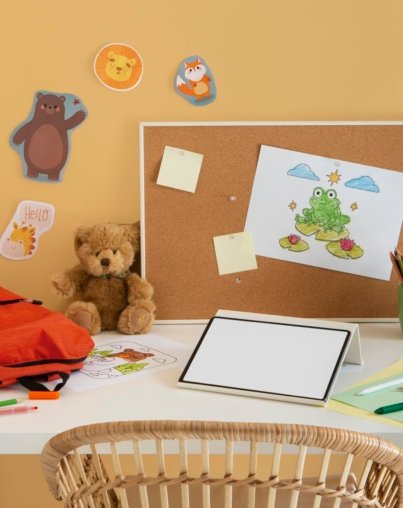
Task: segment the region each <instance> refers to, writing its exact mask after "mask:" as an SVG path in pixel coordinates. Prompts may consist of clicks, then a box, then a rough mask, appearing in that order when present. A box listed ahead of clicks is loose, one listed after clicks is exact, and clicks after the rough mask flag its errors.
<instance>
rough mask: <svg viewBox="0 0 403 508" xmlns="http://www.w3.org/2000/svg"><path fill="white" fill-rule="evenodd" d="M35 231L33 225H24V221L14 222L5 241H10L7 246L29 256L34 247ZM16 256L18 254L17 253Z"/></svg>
mask: <svg viewBox="0 0 403 508" xmlns="http://www.w3.org/2000/svg"><path fill="white" fill-rule="evenodd" d="M35 232H36V227H35V226H31V225H29V226H26V225H24V223H22V224H17V223H16V222H14V223H13V230H12V232H11V235H10V236H9V238H7V242H10V244H9V247H10V248H11V249H13V248H14V249H15V251H16V252H18V253H20V254H22V257H25V256H30V255H31V254H32V252H33V250H34V249H35V242H36V238H35ZM12 244H14V246H13V245H12ZM16 257H20V256H18V255H17V256H16Z"/></svg>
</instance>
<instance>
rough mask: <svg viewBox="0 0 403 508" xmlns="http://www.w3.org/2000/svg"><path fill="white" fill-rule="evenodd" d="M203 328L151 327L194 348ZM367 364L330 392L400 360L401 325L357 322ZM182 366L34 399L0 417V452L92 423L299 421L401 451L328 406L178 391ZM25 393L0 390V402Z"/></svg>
mask: <svg viewBox="0 0 403 508" xmlns="http://www.w3.org/2000/svg"><path fill="white" fill-rule="evenodd" d="M204 326H205V325H189V324H183V325H155V326H154V330H153V331H154V332H155V333H157V334H158V335H161V336H164V337H167V338H170V339H173V340H177V341H179V342H182V343H184V344H188V345H190V346H194V345H195V344H196V343H197V340H198V339H199V337H200V336H201V334H202V331H203V329H204ZM360 334H361V345H362V351H363V357H364V362H365V364H364V365H363V366H352V365H347V366H344V367H343V368H342V371H341V373H340V376H339V378H338V381H337V384H336V387H335V392H336V391H340V390H343V389H345V388H347V387H348V386H350V385H352V384H354V383H356V382H358V381H360V380H361V379H365V378H366V377H368V376H370V375H371V374H374V373H375V372H377V371H379V370H381V369H384V368H385V367H388V366H389V365H391V364H392V363H393V362H395V361H397V360H399V359H400V358H402V357H403V336H402V334H401V332H400V328H399V324H398V323H371V324H363V323H362V324H360ZM181 370H182V368H173V369H170V370H166V371H162V372H160V373H153V374H147V375H143V376H141V377H139V378H138V379H136V380H134V381H127V382H123V383H118V384H114V385H111V386H108V387H105V388H98V389H95V390H89V391H86V392H81V393H77V392H71V391H70V392H69V391H63V390H62V395H61V397H60V399H59V400H56V401H34V402H35V404H36V403H37V404H36V405H38V406H39V410H38V411H36V412H34V413H30V414H25V415H15V416H2V417H0V453H3V454H37V453H40V452H41V450H42V447H43V445H44V444H45V442H46V441H47V440H48V439H49V438H50V437H52V436H53V435H54V434H56V433H58V432H61V431H63V430H66V429H68V428H71V427H74V426H78V425H84V424H89V423H95V422H104V421H118V420H132V419H138V420H142V419H178V420H191V419H194V420H224V421H255V422H284V423H303V424H311V425H324V426H331V427H342V428H346V429H350V430H357V431H361V432H369V433H372V434H376V435H378V436H382V437H385V438H386V439H389V440H391V441H393V442H395V443H397V444H399V445H400V446H403V430H401V429H399V428H397V427H395V426H392V425H383V424H378V423H376V422H374V421H370V420H366V419H364V418H354V417H351V416H348V415H344V414H340V413H336V412H333V411H330V410H328V409H326V408H319V407H314V406H308V405H303V404H294V403H287V402H275V401H270V400H265V399H257V398H249V397H241V396H235V395H225V394H218V393H211V392H202V391H196V390H187V389H184V388H177V387H176V382H177V379H178V377H179V375H180V372H181ZM23 394H26V391H25V390H23V389H22V388H15V387H13V388H7V389H4V390H2V391H0V397H1V398H2V399H6V398H11V397H16V396H17V397H18V396H21V395H23Z"/></svg>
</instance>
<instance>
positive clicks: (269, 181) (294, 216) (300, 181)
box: [245, 145, 403, 280]
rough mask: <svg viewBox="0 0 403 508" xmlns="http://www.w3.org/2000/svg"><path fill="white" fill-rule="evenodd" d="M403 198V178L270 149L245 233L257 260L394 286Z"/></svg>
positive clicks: (263, 157)
mask: <svg viewBox="0 0 403 508" xmlns="http://www.w3.org/2000/svg"><path fill="white" fill-rule="evenodd" d="M402 193H403V173H399V172H396V171H390V170H387V169H381V168H377V167H372V166H365V165H362V164H356V163H353V162H346V161H342V160H335V159H330V158H327V157H321V156H317V155H311V154H307V153H302V152H296V151H292V150H285V149H281V148H274V147H270V146H265V145H263V146H262V147H261V150H260V155H259V160H258V164H257V169H256V175H255V179H254V184H253V189H252V195H251V199H250V203H249V209H248V214H247V218H246V223H245V231H251V232H252V233H253V238H254V243H255V252H256V254H257V255H261V256H266V257H272V258H276V259H281V260H284V261H291V262H293V263H301V264H304V265H311V266H316V267H320V268H327V269H330V270H336V271H340V272H346V273H352V274H356V275H362V276H367V277H373V278H377V279H382V280H389V278H390V274H391V263H390V258H389V251H390V250H391V249H393V248H394V246H395V245H396V243H397V241H398V238H399V233H400V229H401V224H402V216H403V199H402ZM299 221H300V222H299Z"/></svg>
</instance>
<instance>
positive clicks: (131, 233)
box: [120, 222, 141, 275]
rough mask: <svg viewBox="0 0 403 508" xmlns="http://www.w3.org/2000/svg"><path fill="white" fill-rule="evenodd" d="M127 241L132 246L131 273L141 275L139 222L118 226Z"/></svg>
mask: <svg viewBox="0 0 403 508" xmlns="http://www.w3.org/2000/svg"><path fill="white" fill-rule="evenodd" d="M120 226H121V227H122V228H123V230H124V234H125V236H126V238H127V239H128V241H129V242H130V243H131V244H132V245H133V249H134V254H135V255H134V262H133V264H132V266H131V267H130V271H131V272H135V273H137V274H139V275H141V259H140V222H135V223H134V224H121V225H120Z"/></svg>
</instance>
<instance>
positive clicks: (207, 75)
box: [175, 56, 217, 106]
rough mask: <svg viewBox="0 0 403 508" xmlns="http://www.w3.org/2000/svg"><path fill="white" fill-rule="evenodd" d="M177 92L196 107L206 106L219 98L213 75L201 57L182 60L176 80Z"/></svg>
mask: <svg viewBox="0 0 403 508" xmlns="http://www.w3.org/2000/svg"><path fill="white" fill-rule="evenodd" d="M175 90H176V91H177V92H178V94H179V95H180V96H181V97H183V98H184V99H186V100H187V101H188V102H189V103H190V104H193V105H194V106H206V105H207V104H210V103H211V102H213V100H214V99H215V98H216V96H217V91H216V86H215V81H214V78H213V74H212V72H211V71H210V69H209V68H208V66H207V64H206V63H205V61H204V60H203V59H202V58H200V57H199V56H190V57H189V58H185V60H182V62H181V63H180V65H179V69H178V71H177V75H176V78H175Z"/></svg>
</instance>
